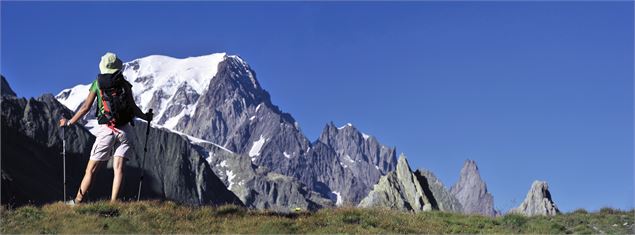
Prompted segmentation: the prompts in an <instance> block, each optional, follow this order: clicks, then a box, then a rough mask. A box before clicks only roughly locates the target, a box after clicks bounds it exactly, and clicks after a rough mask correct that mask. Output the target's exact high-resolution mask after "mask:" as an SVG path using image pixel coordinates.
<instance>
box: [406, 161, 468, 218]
mask: <svg viewBox="0 0 635 235" xmlns="http://www.w3.org/2000/svg"><path fill="white" fill-rule="evenodd" d="M414 174H415V176H417V180H418V181H419V183H421V187H422V188H423V189H426V188H427V189H429V190H430V194H432V197H431V198H432V199H433V200H432V203H433V208H437V209H438V210H440V211H446V212H456V213H462V212H463V206H462V205H461V203H460V202H459V200H458V199H456V197H454V195H452V193H450V191H449V190H448V189H447V188H446V187H445V186H444V185H443V183H442V182H441V181H440V180H439V179H438V178H437V177H436V176H435V175H434V174H433V173H432V172H431V171H428V170H425V169H419V170H417V171H416V172H415V173H414Z"/></svg>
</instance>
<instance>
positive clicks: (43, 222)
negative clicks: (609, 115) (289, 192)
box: [0, 201, 635, 234]
mask: <svg viewBox="0 0 635 235" xmlns="http://www.w3.org/2000/svg"><path fill="white" fill-rule="evenodd" d="M634 212H635V211H633V210H631V211H620V210H616V209H611V208H604V209H601V210H600V211H598V212H587V211H585V210H576V211H574V212H571V213H566V214H561V215H558V216H554V217H544V216H536V217H524V216H520V215H506V216H502V217H497V218H489V217H484V216H476V215H470V216H467V215H459V214H452V213H443V212H427V213H418V214H414V213H406V212H399V211H392V210H385V209H358V208H337V209H324V210H320V211H318V212H314V213H308V212H299V213H290V214H283V213H272V212H266V211H254V210H247V209H244V208H240V207H236V206H231V205H226V206H220V207H211V206H205V207H192V206H184V205H179V204H176V203H172V202H158V201H145V202H139V203H137V202H130V203H117V204H110V203H107V202H96V203H90V204H85V205H80V206H77V207H69V206H66V205H63V204H61V203H55V204H49V205H45V206H42V207H34V206H24V207H20V208H15V209H6V208H4V207H3V208H2V209H1V210H0V218H1V219H0V233H2V234H8V233H84V234H85V233H89V234H93V233H108V234H112V233H151V234H154V233H179V234H183V233H267V234H276V233H328V234H333V233H361V234H368V233H435V234H438V233H461V234H466V233H468V234H473V233H487V234H491V233H500V234H509V233H523V234H527V233H531V234H563V233H582V234H597V233H609V234H631V233H633V223H634V222H635V218H634ZM625 224H626V225H625Z"/></svg>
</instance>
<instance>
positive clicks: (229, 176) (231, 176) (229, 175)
mask: <svg viewBox="0 0 635 235" xmlns="http://www.w3.org/2000/svg"><path fill="white" fill-rule="evenodd" d="M225 175H226V176H227V182H229V186H227V189H229V190H231V189H232V186H234V182H233V180H234V178H235V177H236V175H234V172H233V171H231V170H227V171H225Z"/></svg>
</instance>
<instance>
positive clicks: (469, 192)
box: [450, 160, 500, 216]
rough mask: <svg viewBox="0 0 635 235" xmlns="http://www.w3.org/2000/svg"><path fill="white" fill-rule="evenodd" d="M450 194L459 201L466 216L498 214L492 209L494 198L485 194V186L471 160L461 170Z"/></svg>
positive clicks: (487, 193) (474, 163)
mask: <svg viewBox="0 0 635 235" xmlns="http://www.w3.org/2000/svg"><path fill="white" fill-rule="evenodd" d="M450 192H451V193H452V194H453V195H454V196H455V197H456V199H458V200H459V202H460V203H461V205H462V206H463V212H464V213H466V214H480V215H486V216H496V215H498V214H500V213H499V212H498V211H496V210H495V209H494V197H493V196H492V194H490V193H489V192H487V185H486V184H485V181H483V179H481V175H480V173H479V171H478V167H477V166H476V162H475V161H473V160H466V161H465V164H464V165H463V168H462V169H461V176H460V178H459V181H458V182H457V183H456V184H454V186H452V188H451V189H450Z"/></svg>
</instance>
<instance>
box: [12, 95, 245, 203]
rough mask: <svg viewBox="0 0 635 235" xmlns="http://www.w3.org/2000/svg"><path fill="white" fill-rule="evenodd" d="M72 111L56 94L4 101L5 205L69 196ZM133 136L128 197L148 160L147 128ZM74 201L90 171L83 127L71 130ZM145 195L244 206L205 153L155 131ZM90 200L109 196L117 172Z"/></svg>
mask: <svg viewBox="0 0 635 235" xmlns="http://www.w3.org/2000/svg"><path fill="white" fill-rule="evenodd" d="M71 115H72V113H71V111H70V110H68V109H66V108H65V107H64V106H62V105H61V104H60V103H59V102H57V100H55V98H54V97H53V96H52V95H44V96H42V97H40V98H38V99H29V100H26V99H17V98H11V97H2V146H3V148H2V189H3V190H2V203H3V204H14V205H21V204H24V203H34V204H41V203H48V202H52V201H56V200H62V198H63V193H62V190H63V184H62V181H63V177H62V174H63V171H62V158H61V150H62V138H61V134H60V130H61V129H60V128H59V127H58V126H57V122H58V120H59V118H60V117H62V116H65V117H70V116H71ZM135 130H136V135H135V136H133V137H131V140H132V142H133V145H134V146H136V147H135V154H134V155H133V156H132V157H131V159H130V161H128V162H127V163H126V178H125V182H124V184H123V188H122V195H121V197H122V198H123V199H129V198H135V196H136V192H137V186H138V182H139V181H138V180H139V174H140V171H139V168H138V166H139V165H140V164H139V162H140V158H141V157H142V156H143V140H144V138H145V124H144V123H142V122H137V125H136V127H135ZM65 134H66V153H67V155H66V157H67V159H66V160H67V179H68V185H67V186H68V188H67V190H68V195H69V198H68V199H70V198H72V197H74V195H75V193H76V190H77V188H78V187H79V183H80V181H81V178H82V176H83V173H84V168H85V166H86V162H87V161H88V156H89V153H90V149H91V147H92V144H93V142H94V137H93V136H92V134H90V132H88V131H87V130H86V129H85V128H83V127H82V126H80V125H75V126H72V127H70V128H68V129H67V131H66V133H65ZM150 138H151V141H149V142H148V149H149V151H148V155H147V156H146V160H145V164H144V166H143V170H144V171H145V172H146V177H145V181H144V187H143V190H142V197H143V198H144V199H149V198H154V199H166V200H174V201H178V202H183V203H188V204H195V205H201V204H214V205H218V204H227V203H233V204H242V203H241V202H240V200H239V199H238V198H237V197H236V196H235V195H234V194H233V193H232V192H230V191H228V190H227V189H226V188H225V186H224V185H223V183H222V181H220V179H218V177H216V175H215V174H214V173H213V171H212V170H211V169H210V167H209V165H208V164H207V162H206V161H205V156H202V155H200V154H199V153H198V152H197V151H194V150H193V147H192V146H191V144H190V143H189V141H187V140H186V139H184V138H183V137H181V136H179V135H177V134H174V133H169V132H166V131H162V130H157V129H152V130H151V132H150ZM96 178H97V179H95V181H94V182H93V185H92V187H91V191H90V192H89V194H88V195H87V197H88V199H89V200H90V199H98V198H102V199H103V198H108V197H109V195H110V190H111V183H112V172H111V171H110V170H106V171H102V172H101V173H98V174H97V177H96Z"/></svg>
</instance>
